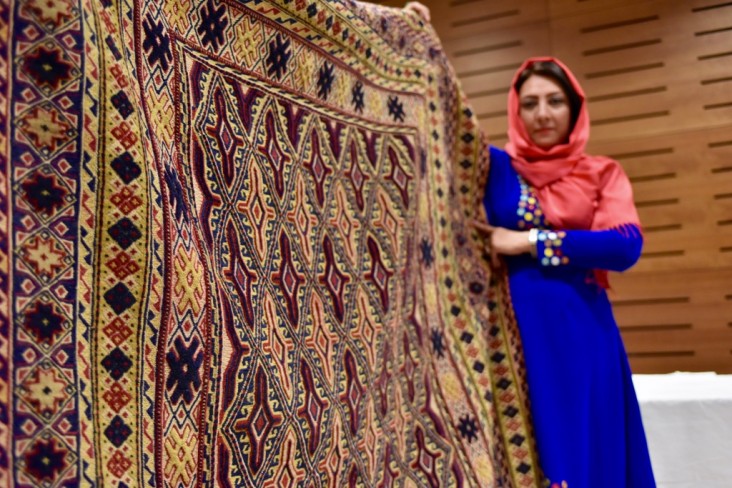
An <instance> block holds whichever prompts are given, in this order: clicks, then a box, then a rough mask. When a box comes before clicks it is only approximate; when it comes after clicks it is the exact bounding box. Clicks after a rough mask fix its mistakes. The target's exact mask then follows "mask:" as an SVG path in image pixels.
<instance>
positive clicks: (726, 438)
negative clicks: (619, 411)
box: [633, 372, 732, 488]
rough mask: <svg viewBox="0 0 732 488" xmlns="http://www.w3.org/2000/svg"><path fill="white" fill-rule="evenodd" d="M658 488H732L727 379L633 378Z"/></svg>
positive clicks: (731, 384) (731, 406) (730, 381)
mask: <svg viewBox="0 0 732 488" xmlns="http://www.w3.org/2000/svg"><path fill="white" fill-rule="evenodd" d="M633 383H634V385H635V389H636V394H637V395H638V402H639V403H640V408H641V415H642V417H643V425H644V426H645V430H646V436H647V438H648V447H649V450H650V453H651V463H652V464H653V470H654V473H655V476H656V482H657V484H658V488H687V487H688V488H692V487H693V488H701V487H703V488H717V487H718V488H730V487H732V375H718V374H715V373H681V372H677V373H671V374H664V375H633Z"/></svg>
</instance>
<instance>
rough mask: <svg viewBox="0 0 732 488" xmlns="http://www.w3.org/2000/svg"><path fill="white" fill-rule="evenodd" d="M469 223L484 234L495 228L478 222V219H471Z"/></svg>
mask: <svg viewBox="0 0 732 488" xmlns="http://www.w3.org/2000/svg"><path fill="white" fill-rule="evenodd" d="M470 225H472V226H473V227H475V228H476V229H478V230H479V231H481V232H485V233H486V234H490V233H491V232H493V231H494V230H495V227H493V226H492V225H490V224H487V223H485V222H480V221H478V220H471V221H470Z"/></svg>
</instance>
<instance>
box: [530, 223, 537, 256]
mask: <svg viewBox="0 0 732 488" xmlns="http://www.w3.org/2000/svg"><path fill="white" fill-rule="evenodd" d="M538 240H539V229H537V228H536V227H534V228H532V229H529V245H530V246H531V248H530V249H529V252H530V253H531V256H532V257H534V258H535V257H536V242H537V241H538Z"/></svg>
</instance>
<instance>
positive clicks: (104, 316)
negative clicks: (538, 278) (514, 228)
mask: <svg viewBox="0 0 732 488" xmlns="http://www.w3.org/2000/svg"><path fill="white" fill-rule="evenodd" d="M0 30H1V31H2V32H3V35H2V36H0V48H1V49H2V58H1V59H2V69H1V70H0V93H1V94H2V100H0V107H1V109H2V110H1V111H0V128H1V130H0V148H1V149H0V165H2V167H3V171H2V172H0V174H2V175H3V179H2V183H1V185H0V202H1V205H0V207H1V208H2V211H1V213H0V215H1V216H2V222H3V225H2V226H0V263H2V264H1V266H0V274H1V275H0V293H1V294H2V303H3V306H2V307H0V419H1V420H0V485H2V486H36V487H44V488H47V487H57V486H64V487H72V486H111V487H119V488H123V487H133V486H175V487H188V486H201V485H206V486H230V487H240V486H256V487H267V486H272V487H285V486H313V487H317V486H322V487H326V486H345V485H348V486H371V487H377V486H378V487H388V486H425V487H437V486H522V487H523V486H538V485H539V482H538V480H539V478H540V476H539V475H538V473H537V469H538V468H537V466H536V462H535V454H534V448H533V441H532V440H531V434H530V429H531V428H530V424H529V421H528V419H527V413H526V412H527V406H526V396H525V383H524V381H523V378H522V376H521V375H522V369H521V353H520V344H519V343H518V340H517V334H516V329H515V324H514V323H513V319H512V315H511V307H510V303H508V299H507V297H506V294H505V282H504V280H503V279H500V278H499V277H491V276H490V272H489V269H488V267H487V262H486V261H485V259H484V257H483V256H482V255H481V251H480V249H481V243H480V242H479V241H478V240H477V239H478V236H477V235H475V234H474V233H472V232H471V231H470V230H469V229H468V228H467V227H466V219H467V218H470V217H473V216H474V212H475V211H476V209H480V208H481V205H480V204H479V201H480V198H481V197H482V193H481V192H482V186H483V179H482V177H481V175H484V174H485V171H486V168H487V164H488V161H487V156H486V154H485V151H484V141H483V140H482V138H481V135H480V133H479V130H478V127H477V121H476V119H475V117H474V116H473V115H472V113H471V111H470V109H469V107H468V106H467V105H466V104H465V103H464V101H463V98H462V94H461V92H460V89H459V86H458V84H457V81H456V79H455V77H454V75H453V73H452V70H451V68H450V67H449V65H448V64H447V61H446V58H445V55H444V53H443V52H442V50H441V47H440V45H439V42H438V40H437V39H436V37H435V36H434V33H433V31H432V28H431V27H430V26H429V25H425V24H424V23H423V22H422V21H421V20H420V19H419V17H418V16H417V15H416V14H414V13H411V12H406V11H401V10H392V9H386V8H384V7H374V6H370V5H367V4H360V3H354V2H351V1H349V0H320V1H314V0H271V1H262V0H203V1H201V0H195V1H188V0H169V1H142V0H137V1H132V0H130V1H117V0H85V1H76V0H52V1H47V0H23V1H13V0H11V1H10V2H2V3H1V4H0Z"/></svg>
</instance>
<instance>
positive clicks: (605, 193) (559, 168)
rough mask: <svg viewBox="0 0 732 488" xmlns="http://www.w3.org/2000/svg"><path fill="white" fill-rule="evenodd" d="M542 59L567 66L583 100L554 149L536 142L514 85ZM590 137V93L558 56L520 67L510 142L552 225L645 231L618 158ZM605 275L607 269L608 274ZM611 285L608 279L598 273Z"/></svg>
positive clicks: (515, 163)
mask: <svg viewBox="0 0 732 488" xmlns="http://www.w3.org/2000/svg"><path fill="white" fill-rule="evenodd" d="M537 61H553V62H555V63H556V64H557V65H559V67H561V68H562V70H564V72H565V73H566V74H567V77H568V78H569V80H570V82H571V84H572V86H573V87H574V89H575V91H576V92H577V94H578V95H579V97H580V99H581V102H582V103H581V106H580V111H579V116H578V117H577V122H576V123H575V125H574V128H573V129H572V131H571V133H570V134H569V139H568V141H567V142H566V143H564V144H557V145H555V146H553V147H551V148H550V149H548V150H544V149H542V148H540V147H538V146H537V145H536V144H534V142H533V141H532V140H531V137H530V136H529V133H528V131H527V130H526V128H525V127H524V123H523V121H522V119H521V115H520V113H519V111H520V108H521V107H520V103H519V96H518V93H517V92H516V90H515V89H514V86H515V84H516V80H517V79H518V77H519V75H520V74H521V72H522V71H523V70H524V69H526V68H527V67H529V66H531V65H532V64H533V63H535V62H537ZM589 135H590V119H589V114H588V112H587V104H586V102H585V94H584V92H583V91H582V87H581V86H580V85H579V83H578V82H577V79H576V78H575V77H574V75H573V74H572V72H571V71H569V70H568V69H567V67H566V66H564V64H562V63H561V62H560V61H559V60H557V59H554V58H548V57H542V58H530V59H528V60H526V61H525V62H524V63H523V65H522V66H521V67H520V68H519V70H518V71H517V72H516V75H515V76H514V79H513V82H512V83H511V89H510V91H509V94H508V141H509V142H508V143H507V144H506V152H508V154H509V155H510V156H511V159H512V164H513V166H514V168H515V169H516V171H517V172H518V173H519V174H520V175H521V176H522V177H523V178H524V179H525V180H526V181H528V182H529V183H530V184H531V185H532V186H533V187H534V191H535V192H536V196H537V198H538V199H539V204H540V205H541V208H542V210H543V212H544V215H545V216H546V218H547V220H548V222H549V223H550V224H551V225H552V227H554V228H557V229H567V230H572V229H585V230H588V229H589V230H604V229H614V228H618V229H625V228H627V226H629V225H634V226H636V227H637V228H638V229H640V219H639V218H638V212H637V210H636V209H635V205H634V204H633V192H632V188H631V186H630V182H629V181H628V178H627V176H626V175H625V172H624V171H623V169H622V167H621V166H620V164H619V163H618V162H617V161H614V160H612V159H610V158H606V157H604V156H592V155H589V154H586V153H585V146H586V145H587V140H588V139H589ZM602 274H604V273H602ZM598 280H599V281H600V282H601V283H602V284H605V285H606V283H607V281H606V277H605V276H601V275H598Z"/></svg>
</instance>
